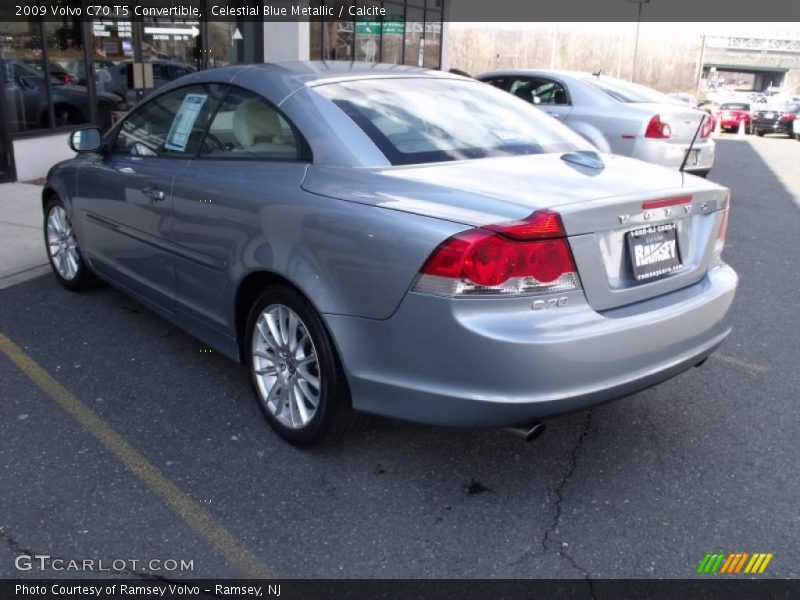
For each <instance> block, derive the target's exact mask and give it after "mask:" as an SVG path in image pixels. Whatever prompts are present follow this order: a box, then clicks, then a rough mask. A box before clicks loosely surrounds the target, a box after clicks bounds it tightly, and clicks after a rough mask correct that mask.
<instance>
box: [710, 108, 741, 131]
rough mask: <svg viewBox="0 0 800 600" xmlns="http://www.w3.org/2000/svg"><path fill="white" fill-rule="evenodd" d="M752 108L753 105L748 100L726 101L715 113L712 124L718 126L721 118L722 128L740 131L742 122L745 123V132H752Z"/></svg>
mask: <svg viewBox="0 0 800 600" xmlns="http://www.w3.org/2000/svg"><path fill="white" fill-rule="evenodd" d="M750 110H751V106H750V104H748V103H746V102H725V103H724V104H722V105H721V106H720V107H719V109H718V110H717V112H716V113H715V114H714V115H713V118H712V120H711V125H712V127H715V128H716V126H717V120H719V121H720V128H721V129H722V130H724V131H738V130H739V126H740V124H743V125H744V130H745V133H751V130H750V127H751V126H750V118H751V112H750Z"/></svg>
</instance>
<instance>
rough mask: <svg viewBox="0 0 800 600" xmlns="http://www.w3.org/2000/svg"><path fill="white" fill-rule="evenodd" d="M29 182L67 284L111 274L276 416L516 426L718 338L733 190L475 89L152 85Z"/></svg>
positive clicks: (688, 357) (695, 352)
mask: <svg viewBox="0 0 800 600" xmlns="http://www.w3.org/2000/svg"><path fill="white" fill-rule="evenodd" d="M70 143H71V145H72V147H73V149H74V150H76V151H77V152H78V155H77V156H76V157H75V158H73V159H71V160H68V161H66V162H63V163H60V164H59V165H56V166H55V167H54V168H53V169H52V170H51V172H50V173H49V175H48V177H47V183H46V185H45V188H44V193H43V197H42V203H43V208H44V227H45V241H46V244H47V250H48V253H49V256H50V261H51V263H52V267H53V271H54V273H55V276H56V277H57V278H58V280H59V281H60V282H61V283H62V284H63V285H64V286H65V287H67V288H69V289H72V290H83V289H86V288H90V287H92V286H93V285H94V284H96V283H97V282H98V281H99V280H103V281H106V282H108V283H110V284H112V285H113V286H115V287H117V288H119V289H121V290H123V291H124V292H126V293H128V294H130V295H131V296H134V297H135V298H137V299H138V300H140V301H141V302H143V303H144V304H146V305H147V306H149V307H150V308H152V309H153V310H154V311H156V312H157V313H159V314H160V315H162V316H164V317H165V318H166V319H169V320H170V321H172V322H174V323H175V324H177V325H178V326H179V327H181V328H183V329H185V330H187V331H188V332H190V333H191V334H193V335H194V336H196V337H197V338H199V339H200V340H202V342H203V343H205V344H207V345H210V346H212V347H213V348H215V349H217V350H218V351H219V352H222V353H223V354H225V355H226V356H229V357H230V358H232V359H234V360H237V361H241V362H242V363H244V364H246V365H247V366H248V368H249V370H250V373H251V377H252V382H253V388H254V391H255V395H256V398H257V400H258V402H259V404H260V406H261V408H262V409H263V412H264V415H265V416H266V419H267V421H268V422H269V424H270V425H271V426H272V428H273V429H274V430H275V431H276V432H277V433H278V434H279V435H281V436H282V437H284V438H285V439H286V440H288V441H290V442H292V443H295V444H305V445H308V444H313V443H316V442H319V441H323V440H325V441H330V440H333V439H336V438H339V437H341V436H342V435H343V434H345V433H347V432H349V431H351V430H353V429H354V428H355V426H357V425H358V424H359V423H360V422H361V421H363V418H364V417H363V415H364V414H368V413H371V414H377V415H384V416H388V417H395V418H400V419H408V420H412V421H419V422H424V423H430V424H439V425H458V426H481V427H512V426H513V427H517V428H520V427H527V426H531V425H532V424H534V423H537V421H538V420H539V419H541V418H542V417H545V416H548V415H554V414H557V413H562V412H566V411H570V410H574V409H578V408H581V407H584V406H588V405H591V404H594V403H597V402H601V401H605V400H610V399H613V398H618V397H621V396H624V395H626V394H630V393H632V392H635V391H637V390H641V389H643V388H646V387H648V386H651V385H653V384H655V383H658V382H660V381H663V380H665V379H667V378H669V377H672V376H673V375H676V374H678V373H680V372H682V371H684V370H686V369H687V368H689V367H692V366H694V365H698V364H699V363H701V362H702V361H704V360H705V359H706V358H707V357H708V356H709V354H711V353H712V352H713V351H714V349H715V348H716V347H717V346H718V345H719V344H720V342H722V341H723V340H724V339H725V337H726V336H727V335H728V333H729V330H730V329H729V326H728V324H727V322H726V313H727V312H728V309H729V307H730V305H731V302H732V300H733V296H734V292H735V290H736V285H737V277H736V274H735V273H734V272H733V270H731V269H730V268H729V267H728V266H727V265H726V264H725V263H724V262H723V261H722V259H721V252H722V248H723V244H724V240H725V231H726V223H727V218H728V205H729V192H728V190H726V189H725V188H723V187H720V186H718V185H716V184H713V183H711V182H709V181H706V180H703V179H700V178H697V177H694V176H692V175H688V174H685V173H681V172H679V171H674V170H668V169H666V168H662V167H658V166H655V165H651V164H647V163H644V162H640V161H637V160H633V159H630V158H625V157H621V156H615V155H610V154H597V153H595V152H594V151H593V148H592V147H591V146H589V145H588V143H587V142H585V141H584V140H583V139H582V138H580V137H579V136H578V135H577V134H575V133H573V132H572V131H570V130H569V129H568V128H567V127H565V126H564V125H562V124H561V123H559V122H557V121H556V120H555V119H552V118H551V117H549V116H547V115H543V114H542V113H541V112H539V111H538V110H537V109H536V108H534V107H533V106H532V105H530V104H528V103H526V102H524V101H522V100H520V99H518V98H515V97H513V96H512V95H510V94H507V93H505V92H502V91H500V90H497V89H495V88H492V87H491V86H488V85H485V84H483V83H480V82H477V81H473V80H470V79H467V78H462V77H458V76H456V75H450V74H447V73H441V72H434V71H424V70H419V69H413V68H407V67H398V66H391V65H386V66H383V65H366V64H358V63H355V64H353V63H342V64H337V63H314V62H309V63H289V64H275V65H248V66H236V67H228V68H223V69H216V70H210V71H203V72H199V73H193V74H191V75H188V76H186V77H183V78H181V79H179V80H177V81H175V82H173V83H172V84H169V85H166V86H163V87H161V88H159V89H158V91H157V92H155V93H154V94H152V95H151V96H149V97H148V98H147V99H146V100H145V101H143V102H142V103H140V104H139V105H137V106H136V107H135V108H134V109H133V110H131V112H130V113H128V114H127V115H126V117H125V118H124V119H122V120H121V122H119V123H118V124H117V125H116V126H115V127H114V128H112V129H111V130H110V131H109V132H108V133H107V134H106V135H105V136H104V137H103V138H101V137H100V133H99V131H98V130H97V129H91V128H90V129H84V130H81V131H77V132H75V133H74V134H72V136H71V139H70Z"/></svg>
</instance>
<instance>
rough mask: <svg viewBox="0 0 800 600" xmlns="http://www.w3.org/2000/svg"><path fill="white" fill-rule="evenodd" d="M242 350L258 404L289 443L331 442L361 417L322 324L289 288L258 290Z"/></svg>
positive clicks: (357, 425)
mask: <svg viewBox="0 0 800 600" xmlns="http://www.w3.org/2000/svg"><path fill="white" fill-rule="evenodd" d="M245 350H246V352H247V357H248V366H249V368H250V375H251V382H252V385H253V391H254V392H255V395H256V399H257V400H258V405H259V408H261V411H262V413H263V414H264V416H265V417H266V419H267V422H268V423H269V425H270V426H271V427H272V429H273V430H274V431H275V432H276V433H277V434H278V435H279V436H281V437H282V438H283V439H285V440H287V441H288V442H290V443H292V444H295V445H298V446H312V445H315V444H319V443H333V442H336V441H338V440H340V439H341V438H343V437H345V436H346V435H348V434H350V433H352V432H353V431H354V430H356V429H358V428H360V426H361V425H362V424H363V423H364V422H365V421H366V416H364V415H361V414H359V413H356V412H355V411H353V409H352V405H351V400H350V390H349V388H348V386H347V380H346V378H345V374H344V371H343V369H342V366H341V363H340V361H339V358H338V356H337V354H336V350H335V348H334V346H333V343H332V341H331V338H330V335H329V334H328V332H327V329H326V328H325V324H324V323H323V322H322V319H321V318H320V316H319V314H318V313H317V311H316V310H315V309H314V307H313V306H312V305H311V304H310V303H309V302H308V301H307V300H306V299H305V298H304V297H303V296H302V295H301V294H299V293H298V292H296V291H295V290H294V289H292V288H290V287H288V286H282V285H275V286H269V287H267V288H266V289H265V290H264V291H263V292H262V294H261V295H260V296H259V297H258V299H257V300H256V302H255V303H254V304H253V308H252V310H251V311H250V317H249V318H248V322H247V338H246V340H245Z"/></svg>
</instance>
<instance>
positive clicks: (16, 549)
mask: <svg viewBox="0 0 800 600" xmlns="http://www.w3.org/2000/svg"><path fill="white" fill-rule="evenodd" d="M0 540H2V541H4V542H5V543H6V545H7V546H8V548H9V549H10V550H11V552H12V553H13V554H14V556H15V557H17V556H27V557H29V558H33V557H34V556H46V557H47V559H48V560H49V561H51V562H52V561H53V560H60V561H62V562H64V563H69V562H70V561H71V560H74V561H76V562H81V561H82V560H83V559H68V558H61V557H58V556H52V555H50V554H41V553H39V552H34V551H33V550H31V549H29V548H24V547H23V546H22V544H20V543H19V542H18V541H17V540H16V539H14V538H13V537H11V536H10V535H8V534H7V533H6V532H5V528H4V527H0ZM67 570H68V569H67ZM108 573H109V575H123V574H124V575H129V576H131V577H137V578H139V579H156V580H158V581H163V582H164V583H176V582H177V580H172V579H169V578H167V577H164V576H163V575H156V574H155V573H150V572H148V571H142V572H139V571H133V570H131V569H127V568H126V569H114V570H113V571H109V572H108Z"/></svg>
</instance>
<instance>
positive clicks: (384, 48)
mask: <svg viewBox="0 0 800 600" xmlns="http://www.w3.org/2000/svg"><path fill="white" fill-rule="evenodd" d="M384 8H385V9H386V15H385V16H384V17H383V36H382V37H381V62H385V63H392V64H396V65H399V64H401V63H402V62H403V39H404V38H405V32H406V20H405V9H404V8H403V5H402V4H389V3H388V2H387V3H384Z"/></svg>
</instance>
